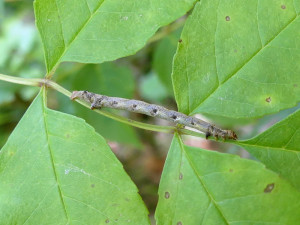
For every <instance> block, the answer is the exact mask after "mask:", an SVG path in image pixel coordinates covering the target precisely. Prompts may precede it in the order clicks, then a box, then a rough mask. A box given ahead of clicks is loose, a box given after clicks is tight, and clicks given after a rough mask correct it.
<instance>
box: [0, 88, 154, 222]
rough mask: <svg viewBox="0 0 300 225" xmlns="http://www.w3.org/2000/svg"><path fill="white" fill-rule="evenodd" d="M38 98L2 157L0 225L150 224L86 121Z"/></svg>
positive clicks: (120, 170) (134, 193)
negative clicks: (54, 109) (45, 224)
mask: <svg viewBox="0 0 300 225" xmlns="http://www.w3.org/2000/svg"><path fill="white" fill-rule="evenodd" d="M43 98H45V96H43V94H42V93H40V94H39V95H38V96H37V97H36V99H35V100H34V102H33V103H32V105H31V106H30V107H29V109H28V111H27V112H26V114H25V115H24V116H23V118H22V120H21V121H20V122H19V124H18V126H17V127H16V129H15V130H14V132H13V133H12V134H11V136H10V137H9V140H8V142H7V143H6V145H5V146H4V147H3V149H2V150H1V154H0V212H1V213H0V221H1V224H40V223H41V221H47V222H46V223H47V224H55V225H57V224H105V223H108V222H111V223H118V224H127V223H133V224H149V221H148V216H147V214H148V213H147V210H146V208H145V206H144V204H143V202H142V200H141V198H140V196H139V195H138V194H137V188H136V186H135V185H134V184H133V183H132V181H131V180H130V178H129V177H128V175H127V174H126V173H125V171H124V170H123V167H122V165H121V163H120V162H119V161H118V160H117V158H116V157H115V156H114V154H113V153H112V152H111V150H110V148H109V147H108V145H107V143H106V142H105V140H104V139H103V138H102V137H101V136H100V135H98V134H97V133H96V132H95V131H94V129H93V128H92V127H90V126H89V125H87V124H86V123H85V122H84V121H83V120H82V119H79V118H76V117H74V116H70V115H67V114H63V113H60V112H57V111H53V110H50V109H48V108H46V107H45V105H44V104H45V102H44V100H43Z"/></svg>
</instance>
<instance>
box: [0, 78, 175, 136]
mask: <svg viewBox="0 0 300 225" xmlns="http://www.w3.org/2000/svg"><path fill="white" fill-rule="evenodd" d="M0 80H3V81H7V82H11V83H16V84H23V85H29V86H37V87H41V86H46V87H50V88H52V89H54V90H56V91H58V92H60V93H62V94H63V95H65V96H67V97H69V98H70V97H71V95H72V93H71V92H70V91H68V90H67V89H65V88H63V87H62V86H60V85H58V84H57V83H55V82H53V81H51V80H47V79H43V78H36V79H28V78H21V77H14V76H8V75H4V74H0ZM76 102H78V103H80V104H81V105H83V106H85V107H87V108H90V106H89V105H88V104H87V103H86V102H84V101H82V100H80V99H76ZM94 111H95V112H97V113H99V114H101V115H103V116H106V117H108V118H111V119H113V120H116V121H119V122H122V123H125V124H128V125H131V126H134V127H138V128H141V129H145V130H150V131H157V132H164V133H173V132H174V131H175V130H176V129H177V128H176V127H172V126H157V125H152V124H147V123H142V122H138V121H135V120H131V119H128V118H125V117H122V116H119V115H116V114H114V113H111V112H108V111H104V110H94Z"/></svg>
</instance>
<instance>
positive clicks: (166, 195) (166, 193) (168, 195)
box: [165, 191, 170, 199]
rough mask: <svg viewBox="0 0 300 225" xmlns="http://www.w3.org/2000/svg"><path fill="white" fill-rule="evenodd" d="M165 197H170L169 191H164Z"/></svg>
mask: <svg viewBox="0 0 300 225" xmlns="http://www.w3.org/2000/svg"><path fill="white" fill-rule="evenodd" d="M165 198H166V199H168V198H170V193H169V192H167V191H166V192H165Z"/></svg>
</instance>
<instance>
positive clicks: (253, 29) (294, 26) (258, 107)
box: [173, 0, 300, 118]
mask: <svg viewBox="0 0 300 225" xmlns="http://www.w3.org/2000/svg"><path fill="white" fill-rule="evenodd" d="M299 13H300V0H294V1H293V0H283V1H282V0H265V1H247V0H232V1H230V2H229V1H220V0H202V1H201V2H200V3H198V4H197V5H196V6H195V9H194V11H193V14H192V16H191V17H190V18H189V19H188V21H187V22H186V25H185V27H184V30H183V33H182V37H181V39H182V42H181V43H179V46H178V49H177V54H176V56H175V59H174V66H173V83H174V91H175V97H176V100H177V104H178V107H179V109H180V111H182V112H184V113H187V114H195V113H205V114H211V115H219V116H225V117H233V118H254V117H260V116H263V115H266V114H270V113H275V112H278V111H279V110H282V109H286V108H290V107H292V106H295V105H296V103H297V102H299V100H300V76H299V73H300V66H299V63H298V62H299V61H300V54H299V53H300V38H299V36H300V18H299Z"/></svg>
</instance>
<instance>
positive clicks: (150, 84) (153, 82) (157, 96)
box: [139, 73, 170, 104]
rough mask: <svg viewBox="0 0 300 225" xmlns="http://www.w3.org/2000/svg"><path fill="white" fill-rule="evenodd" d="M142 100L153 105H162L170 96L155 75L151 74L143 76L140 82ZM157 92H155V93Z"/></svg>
mask: <svg viewBox="0 0 300 225" xmlns="http://www.w3.org/2000/svg"><path fill="white" fill-rule="evenodd" d="M139 89H140V93H141V98H142V99H143V100H145V101H149V102H153V103H160V104H161V103H162V101H163V100H164V99H166V98H167V97H169V96H170V94H169V93H170V92H169V93H168V90H167V88H166V87H165V86H164V85H163V84H162V82H161V80H160V79H159V77H158V76H157V74H155V73H149V74H147V75H146V76H143V77H142V79H141V81H140V88H139ZM153 90H155V91H153Z"/></svg>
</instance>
